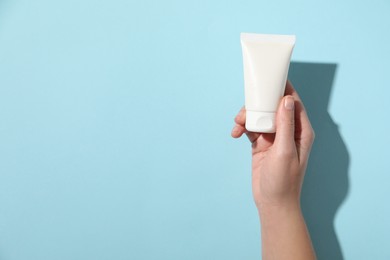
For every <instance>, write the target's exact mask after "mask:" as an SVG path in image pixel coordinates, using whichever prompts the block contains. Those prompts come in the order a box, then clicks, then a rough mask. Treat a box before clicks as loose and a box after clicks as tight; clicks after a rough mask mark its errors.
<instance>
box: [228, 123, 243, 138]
mask: <svg viewBox="0 0 390 260" xmlns="http://www.w3.org/2000/svg"><path fill="white" fill-rule="evenodd" d="M245 132H246V129H245V127H243V126H241V125H235V126H234V127H233V129H232V133H231V135H232V137H233V138H239V137H241V136H242V134H243V133H245Z"/></svg>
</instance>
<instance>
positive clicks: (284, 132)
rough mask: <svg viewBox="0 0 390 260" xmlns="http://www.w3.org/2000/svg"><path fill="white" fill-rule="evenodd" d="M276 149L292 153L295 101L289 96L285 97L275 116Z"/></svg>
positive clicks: (293, 145) (294, 148)
mask: <svg viewBox="0 0 390 260" xmlns="http://www.w3.org/2000/svg"><path fill="white" fill-rule="evenodd" d="M275 143H276V146H277V148H280V151H283V153H294V152H295V151H296V146H295V100H294V97H293V96H291V95H287V96H285V97H284V98H283V99H282V100H281V102H280V105H279V108H278V111H277V115H276V136H275Z"/></svg>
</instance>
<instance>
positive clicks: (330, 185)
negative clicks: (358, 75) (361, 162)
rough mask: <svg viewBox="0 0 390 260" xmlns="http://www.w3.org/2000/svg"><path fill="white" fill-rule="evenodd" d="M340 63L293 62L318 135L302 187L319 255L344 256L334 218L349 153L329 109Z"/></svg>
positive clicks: (292, 74)
mask: <svg viewBox="0 0 390 260" xmlns="http://www.w3.org/2000/svg"><path fill="white" fill-rule="evenodd" d="M336 68H337V64H331V63H330V64H326V63H304V62H292V63H291V65H290V70H289V79H290V80H291V82H292V83H293V85H294V87H295V88H296V90H297V91H298V93H299V95H300V96H301V98H302V100H303V103H304V104H305V107H306V109H307V112H308V114H309V117H310V121H311V123H312V126H313V128H314V131H315V133H316V139H315V142H314V145H313V148H312V152H311V155H310V161H309V165H308V168H307V172H306V176H305V181H304V184H303V188H302V197H301V203H302V209H303V214H304V216H305V219H306V222H307V225H308V228H309V231H310V235H311V238H312V240H313V245H314V248H315V250H316V253H317V257H318V259H320V260H321V259H332V260H341V259H344V257H343V254H342V250H341V247H340V243H339V240H338V238H337V235H336V232H335V227H334V221H335V215H336V213H337V210H338V208H339V207H340V206H341V204H342V203H343V201H344V199H345V197H346V195H347V193H348V188H349V182H348V166H349V154H348V151H347V147H346V145H345V143H344V141H343V139H342V138H341V135H340V133H339V130H338V126H337V125H336V124H335V123H334V122H333V120H332V118H331V116H330V115H329V113H328V105H329V98H330V94H331V90H332V84H333V81H334V77H335V73H336Z"/></svg>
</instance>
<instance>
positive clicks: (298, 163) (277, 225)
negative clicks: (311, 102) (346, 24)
mask: <svg viewBox="0 0 390 260" xmlns="http://www.w3.org/2000/svg"><path fill="white" fill-rule="evenodd" d="M285 94H286V96H284V97H283V99H282V100H281V102H280V104H279V107H278V111H277V113H276V133H275V134H266V133H254V132H248V131H247V130H246V129H245V109H244V108H242V109H241V111H240V112H239V113H238V115H237V116H236V118H235V122H236V125H235V126H234V128H233V130H232V136H233V137H234V138H239V137H241V136H242V135H243V134H244V133H245V134H246V135H247V136H248V138H249V140H250V141H251V143H252V191H253V198H254V200H255V203H256V206H257V208H258V211H259V215H260V220H261V236H262V240H261V241H262V254H263V259H264V260H268V259H278V260H282V259H286V260H287V259H288V260H313V259H315V258H316V257H315V252H314V249H313V247H312V244H311V240H310V235H309V233H308V230H307V227H306V224H305V220H304V218H303V215H302V211H301V207H300V193H301V188H302V183H303V177H304V175H305V171H306V166H307V162H308V159H309V154H310V150H311V146H312V144H313V140H314V132H313V129H312V127H311V124H310V121H309V119H308V117H307V114H306V111H305V109H304V107H303V104H302V101H301V99H300V98H299V96H298V94H297V92H296V91H295V90H294V88H293V87H292V85H291V83H290V82H287V85H286V92H285Z"/></svg>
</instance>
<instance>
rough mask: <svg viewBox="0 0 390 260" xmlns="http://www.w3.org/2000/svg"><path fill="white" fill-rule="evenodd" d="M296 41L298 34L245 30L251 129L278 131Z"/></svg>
mask: <svg viewBox="0 0 390 260" xmlns="http://www.w3.org/2000/svg"><path fill="white" fill-rule="evenodd" d="M294 45H295V35H268V34H254V33H241V46H242V56H243V61H244V82H245V109H246V122H245V127H246V129H247V130H249V131H252V132H260V133H275V113H276V110H277V107H278V105H279V102H280V99H281V98H282V97H283V94H284V90H285V86H286V80H287V73H288V68H289V66H290V59H291V54H292V51H293V48H294Z"/></svg>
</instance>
